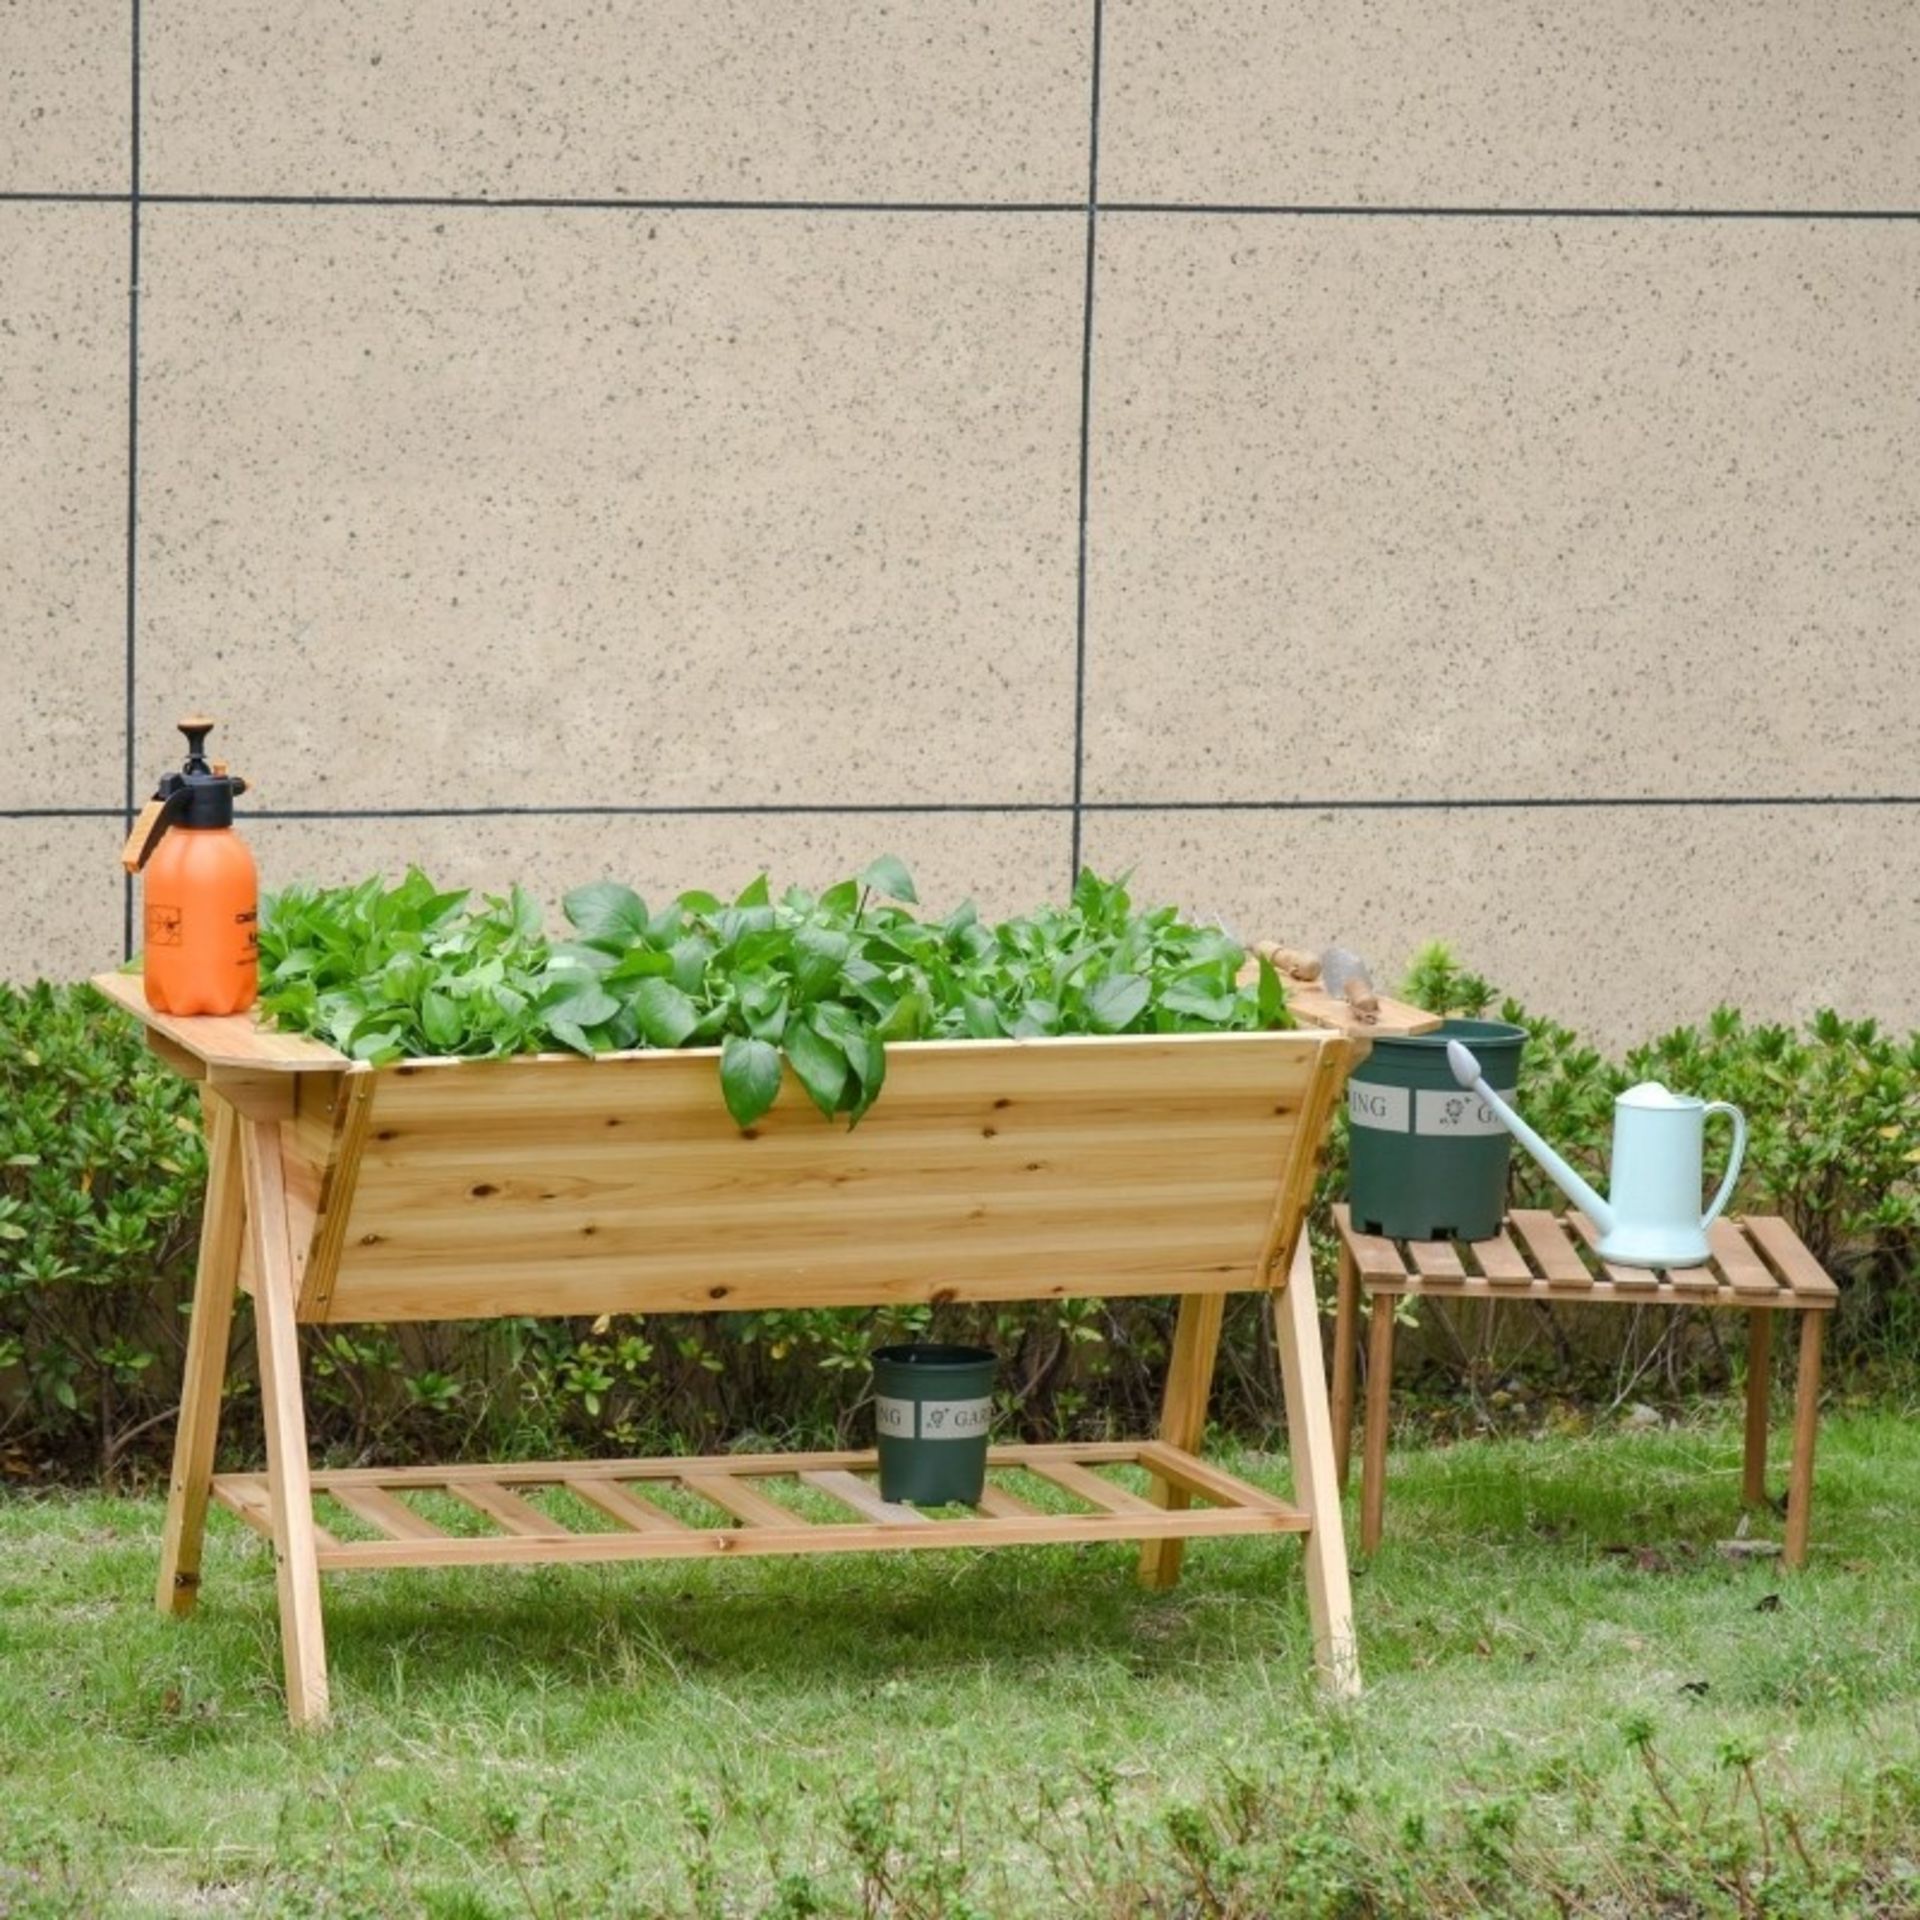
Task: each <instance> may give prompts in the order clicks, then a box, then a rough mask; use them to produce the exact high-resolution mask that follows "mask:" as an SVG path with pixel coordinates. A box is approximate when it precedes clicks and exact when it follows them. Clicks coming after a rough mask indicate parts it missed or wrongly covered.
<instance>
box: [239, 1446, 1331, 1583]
mask: <svg viewBox="0 0 1920 1920" xmlns="http://www.w3.org/2000/svg"><path fill="white" fill-rule="evenodd" d="M987 1461H988V1483H987V1492H986V1496H985V1498H984V1499H983V1500H982V1501H981V1503H980V1506H979V1508H978V1509H977V1510H976V1511H974V1512H972V1513H966V1514H963V1515H960V1516H959V1517H949V1516H950V1514H951V1511H952V1510H951V1509H946V1510H942V1511H941V1512H939V1513H938V1514H937V1515H935V1514H927V1513H921V1512H919V1511H918V1510H917V1509H915V1508H913V1507H906V1506H895V1505H892V1504H890V1503H889V1502H887V1501H885V1500H883V1499H881V1497H880V1492H879V1486H878V1483H877V1482H876V1480H875V1479H874V1477H873V1476H874V1474H875V1472H876V1470H877V1462H876V1459H875V1456H874V1455H873V1454H872V1453H788V1454H721V1455H716V1456H712V1457H708V1458H700V1459H664V1460H601V1461H579V1460H575V1461H548V1462H535V1463H526V1464H521V1465H515V1466H495V1465H480V1466H456V1467H403V1468H393V1469H391V1470H388V1469H383V1468H379V1467H356V1468H351V1469H347V1470H344V1471H340V1472H335V1473H316V1474H315V1475H314V1476H313V1491H314V1494H315V1496H316V1498H317V1499H324V1500H327V1501H331V1502H332V1503H334V1504H335V1505H336V1506H337V1507H338V1508H339V1509H340V1510H341V1512H342V1513H344V1514H347V1515H350V1516H351V1517H352V1519H353V1521H354V1522H355V1523H356V1526H357V1527H359V1528H364V1529H366V1530H368V1531H369V1532H370V1533H371V1534H372V1536H373V1537H371V1538H364V1539H363V1538H345V1537H342V1535H341V1534H338V1533H335V1532H333V1531H332V1530H330V1529H329V1528H327V1527H325V1526H321V1527H319V1528H318V1529H317V1531H318V1535H319V1543H320V1566H321V1569H322V1570H323V1571H328V1570H342V1569H345V1568H349V1567H363V1568H379V1567H445V1566H474V1565H489V1564H491V1565H499V1564H507V1563H513V1562H521V1563H527V1562H552V1561H595V1560H671V1559H686V1558H696V1557H698V1556H700V1555H703V1554H720V1553H725V1554H776V1553H858V1552H871V1551H875V1550H892V1549H904V1548H909V1547H997V1546H1008V1547H1012V1546H1033V1545H1039V1544H1042V1543H1046V1542H1059V1541H1087V1540H1164V1539H1191V1538H1196V1537H1200V1536H1212V1535H1218V1534H1244V1533H1267V1534H1270V1533H1305V1532H1306V1531H1307V1530H1308V1525H1309V1522H1308V1520H1307V1517H1306V1515H1305V1514H1304V1513H1302V1512H1300V1511H1299V1509H1298V1508H1296V1507H1292V1506H1290V1505H1288V1504H1287V1503H1286V1502H1285V1501H1283V1500H1280V1499H1277V1498H1276V1497H1275V1496H1274V1495H1272V1494H1270V1493H1264V1492H1262V1491H1261V1490H1260V1489H1259V1488H1258V1487H1253V1486H1249V1485H1248V1484H1247V1483H1246V1482H1245V1481H1243V1480H1239V1479H1236V1478H1235V1477H1234V1476H1233V1475H1231V1474H1228V1473H1223V1472H1222V1471H1221V1470H1220V1469H1219V1468H1218V1467H1213V1466H1209V1465H1208V1464H1207V1463H1206V1462H1205V1461H1204V1460H1200V1459H1197V1458H1196V1457H1195V1456H1194V1455H1192V1454H1190V1453H1183V1452H1181V1451H1180V1450H1179V1449H1178V1448H1175V1447H1170V1446H1166V1445H1163V1444H1162V1443H1161V1442H1159V1441H1154V1440H1141V1441H1104V1442H1096V1443H1090V1444H1086V1445H1075V1444H1065V1445H1058V1446H1006V1447H994V1448H993V1449H991V1451H990V1452H989V1454H988V1456H987ZM1129 1466H1130V1467H1138V1468H1141V1469H1144V1470H1145V1471H1146V1472H1147V1473H1148V1474H1150V1475H1152V1476H1153V1477H1154V1479H1156V1480H1158V1481H1160V1482H1163V1483H1164V1484H1165V1485H1166V1487H1168V1488H1169V1489H1171V1491H1172V1495H1173V1499H1174V1502H1175V1504H1174V1505H1172V1506H1161V1505H1159V1504H1157V1503H1156V1502H1155V1501H1153V1500H1151V1499H1149V1498H1147V1497H1146V1496H1145V1495H1144V1494H1142V1493H1140V1492H1137V1491H1135V1489H1134V1488H1132V1487H1129V1486H1126V1485H1124V1484H1122V1482H1121V1481H1119V1480H1117V1479H1115V1478H1114V1477H1113V1476H1112V1474H1111V1472H1110V1471H1107V1470H1108V1469H1111V1468H1114V1467H1129ZM1014 1474H1024V1475H1030V1476H1032V1482H1031V1483H1030V1484H1029V1485H1028V1487H1027V1489H1026V1495H1025V1496H1023V1494H1021V1493H1017V1492H1015V1491H1013V1490H1012V1489H1011V1488H1009V1487H1007V1486H1006V1485H1005V1484H1003V1483H1004V1481H1005V1480H1006V1479H1007V1478H1008V1477H1009V1476H1010V1475H1014ZM801 1490H804V1492H802V1491H801ZM549 1492H557V1493H561V1494H564V1495H566V1496H568V1497H569V1498H570V1499H571V1500H572V1501H575V1502H578V1503H579V1506H580V1507H582V1508H585V1509H587V1510H589V1511H590V1512H591V1513H592V1514H593V1515H595V1516H596V1517H597V1521H598V1523H599V1525H600V1526H601V1528H602V1529H603V1530H601V1531H583V1530H582V1529H581V1528H580V1527H578V1526H569V1525H567V1524H566V1523H565V1522H564V1521H563V1520H561V1519H560V1518H558V1517H556V1516H555V1515H554V1514H553V1513H551V1512H549V1511H548V1510H547V1509H546V1508H544V1507H542V1506H540V1505H538V1504H537V1503H536V1500H535V1499H533V1498H529V1497H528V1496H529V1495H536V1496H537V1495H540V1494H544V1493H549ZM776 1494H785V1495H787V1496H788V1498H789V1499H795V1500H796V1504H793V1505H789V1504H785V1503H783V1501H782V1500H781V1499H780V1498H777V1497H775V1496H776ZM213 1496H214V1498H215V1499H216V1500H218V1501H219V1502H220V1504H221V1505H222V1506H224V1507H226V1508H227V1509H228V1510H229V1511H230V1512H232V1513H236V1514H238V1515H239V1517H240V1518H241V1519H242V1520H244V1521H245V1522H246V1523H247V1524H248V1525H249V1526H250V1527H252V1528H253V1529H254V1531H255V1532H256V1533H260V1534H264V1535H266V1536H267V1537H268V1538H271V1537H272V1533H273V1520H272V1511H271V1507H270V1504H269V1499H268V1492H267V1479H266V1475H265V1474H259V1473H226V1474H220V1475H217V1476H216V1477H215V1479H214V1482H213ZM421 1496H434V1497H435V1499H434V1500H433V1501H432V1502H431V1504H432V1505H434V1506H439V1505H440V1503H442V1502H452V1503H454V1505H453V1508H452V1509H451V1510H448V1509H445V1508H444V1507H443V1508H442V1510H441V1518H440V1519H436V1518H434V1517H432V1514H431V1512H429V1511H427V1510H423V1507H422V1506H421V1505H419V1504H416V1502H418V1501H419V1500H420V1498H421ZM822 1496H824V1498H822ZM1027 1496H1032V1497H1027ZM1042 1501H1044V1502H1045V1504H1040V1502H1042ZM1056 1506H1058V1507H1060V1508H1070V1510H1055V1509H1056ZM802 1507H811V1508H812V1509H814V1510H815V1511H819V1510H822V1509H825V1510H827V1511H829V1512H832V1513H833V1514H834V1515H835V1516H836V1517H834V1518H831V1519H814V1518H812V1517H810V1515H809V1513H807V1512H804V1511H801V1510H800V1509H801V1508H802ZM456 1512H457V1514H458V1515H459V1517H460V1528H461V1530H459V1531H455V1530H453V1528H452V1527H451V1526H450V1525H445V1524H442V1520H443V1519H444V1520H451V1519H452V1517H453V1514H454V1513H456Z"/></svg>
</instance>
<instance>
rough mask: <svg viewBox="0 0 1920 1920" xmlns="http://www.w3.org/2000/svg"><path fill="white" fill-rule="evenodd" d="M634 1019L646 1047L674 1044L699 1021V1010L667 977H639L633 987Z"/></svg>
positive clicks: (683, 1042) (675, 1045)
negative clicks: (639, 979) (637, 1023)
mask: <svg viewBox="0 0 1920 1920" xmlns="http://www.w3.org/2000/svg"><path fill="white" fill-rule="evenodd" d="M633 1012H634V1018H635V1019H637V1020H638V1021H639V1022H640V1031H641V1032H642V1033H643V1034H644V1035H645V1036H646V1041H647V1045H648V1046H650V1047H678V1046H682V1045H684V1044H685V1042H686V1038H687V1036H688V1034H690V1033H691V1032H692V1031H693V1030H694V1028H695V1027H696V1026H697V1025H698V1024H699V1020H700V1010H699V1008H698V1007H696V1006H695V1005H694V1004H693V1001H692V1000H691V999H690V998H689V997H688V996H687V995H686V994H684V993H682V992H681V991H680V989H679V988H678V987H676V986H675V985H674V984H673V982H672V981H671V980H642V981H641V982H640V984H639V985H638V986H637V987H635V988H634V990H633Z"/></svg>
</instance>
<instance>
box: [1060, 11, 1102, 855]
mask: <svg viewBox="0 0 1920 1920" xmlns="http://www.w3.org/2000/svg"><path fill="white" fill-rule="evenodd" d="M1103 16H1104V0H1093V62H1092V67H1093V81H1092V87H1091V95H1092V97H1091V101H1090V103H1089V106H1088V114H1087V121H1088V125H1087V278H1086V289H1085V293H1084V296H1083V298H1082V302H1081V308H1080V500H1079V514H1080V527H1079V542H1080V544H1079V551H1078V555H1077V558H1076V560H1075V564H1074V588H1073V591H1074V612H1073V837H1072V843H1071V845H1070V847H1069V849H1068V856H1067V858H1068V870H1067V887H1068V891H1069V892H1071V891H1072V889H1073V887H1074V885H1075V883H1076V882H1077V881H1078V880H1079V877H1080V838H1081V827H1082V823H1083V817H1084V816H1083V812H1082V808H1081V804H1080V803H1081V800H1082V799H1083V797H1084V795H1085V791H1086V769H1087V501H1088V494H1089V491H1090V484H1091V477H1092V471H1093V461H1092V450H1091V449H1092V442H1093V281H1094V265H1095V262H1096V260H1097V258H1098V255H1099V251H1100V53H1101V40H1102V29H1103V27H1104V24H1105V21H1104V17H1103Z"/></svg>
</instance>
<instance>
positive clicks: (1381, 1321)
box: [1360, 1293, 1396, 1553]
mask: <svg viewBox="0 0 1920 1920" xmlns="http://www.w3.org/2000/svg"><path fill="white" fill-rule="evenodd" d="M1395 1304H1396V1302H1395V1299H1394V1296H1393V1295H1392V1294H1390V1293H1376V1294H1375V1295H1374V1296H1373V1321H1372V1324H1371V1325H1370V1326H1369V1327H1368V1329H1367V1428H1366V1433H1365V1435H1364V1452H1363V1454H1362V1457H1361V1461H1360V1551H1361V1552H1362V1553H1371V1552H1373V1550H1374V1549H1375V1548H1376V1547H1377V1546H1379V1544H1380V1522H1381V1515H1382V1512H1383V1510H1384V1509H1385V1506H1386V1499H1387V1423H1388V1421H1389V1419H1390V1418H1391V1414H1392V1406H1391V1399H1392V1390H1393V1309H1394V1306H1395Z"/></svg>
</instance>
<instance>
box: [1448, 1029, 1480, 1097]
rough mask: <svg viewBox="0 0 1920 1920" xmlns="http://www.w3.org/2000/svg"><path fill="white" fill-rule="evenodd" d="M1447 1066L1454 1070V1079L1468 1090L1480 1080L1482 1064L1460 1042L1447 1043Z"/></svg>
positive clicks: (1450, 1041)
mask: <svg viewBox="0 0 1920 1920" xmlns="http://www.w3.org/2000/svg"><path fill="white" fill-rule="evenodd" d="M1447 1065H1448V1066H1449V1067H1451V1068H1452V1069H1453V1077H1454V1078H1455V1079H1456V1080H1457V1081H1459V1083H1460V1084H1461V1085H1462V1086H1463V1087H1466V1088H1468V1089H1471V1088H1472V1087H1473V1086H1474V1084H1475V1083H1476V1082H1477V1081H1478V1080H1479V1078H1480V1062H1479V1061H1478V1060H1476V1059H1475V1058H1474V1057H1473V1055H1472V1054H1471V1053H1470V1052H1469V1051H1468V1050H1467V1048H1466V1047H1464V1046H1463V1045H1462V1044H1461V1043H1460V1042H1459V1041H1458V1040H1449V1041H1448V1042H1447Z"/></svg>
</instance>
